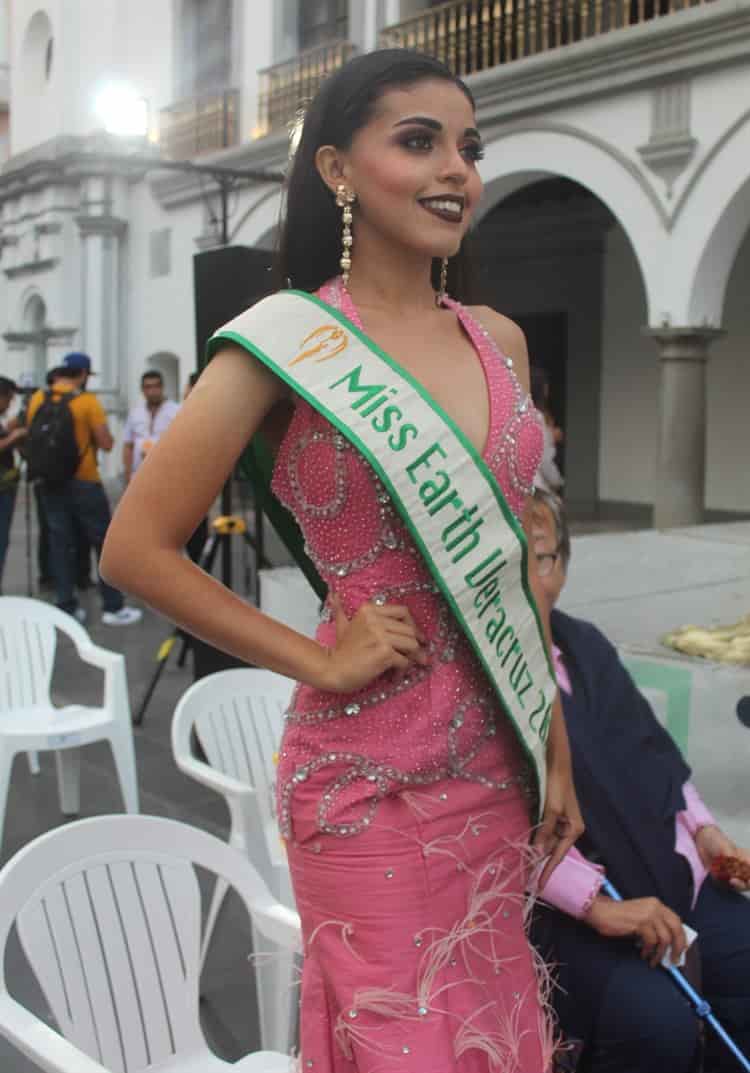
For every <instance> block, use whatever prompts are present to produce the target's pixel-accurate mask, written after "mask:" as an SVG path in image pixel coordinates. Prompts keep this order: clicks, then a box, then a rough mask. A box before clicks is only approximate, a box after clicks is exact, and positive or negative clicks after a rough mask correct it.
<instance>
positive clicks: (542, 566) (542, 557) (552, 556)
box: [534, 545, 560, 577]
mask: <svg viewBox="0 0 750 1073" xmlns="http://www.w3.org/2000/svg"><path fill="white" fill-rule="evenodd" d="M534 558H535V559H536V572H537V574H538V575H539V577H549V575H550V574H551V573H552V571H553V570H554V569H555V563H556V562H557V560H558V559H559V558H560V547H559V545H558V547H557V548H556V549H555V551H535V552H534Z"/></svg>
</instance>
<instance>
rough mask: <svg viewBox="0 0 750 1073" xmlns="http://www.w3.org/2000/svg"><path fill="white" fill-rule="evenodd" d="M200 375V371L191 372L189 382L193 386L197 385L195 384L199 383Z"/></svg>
mask: <svg viewBox="0 0 750 1073" xmlns="http://www.w3.org/2000/svg"><path fill="white" fill-rule="evenodd" d="M199 376H200V373H191V374H190V376H189V377H188V384H190V386H191V387H195V385H196V384H197V383H198V377H199Z"/></svg>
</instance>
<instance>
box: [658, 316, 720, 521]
mask: <svg viewBox="0 0 750 1073" xmlns="http://www.w3.org/2000/svg"><path fill="white" fill-rule="evenodd" d="M644 334H646V335H649V336H650V337H651V338H652V339H654V340H655V342H656V344H657V346H658V348H659V362H660V369H661V377H660V380H661V383H660V392H659V438H658V454H657V465H656V490H655V493H654V526H655V528H657V529H671V528H674V527H677V526H683V525H700V523H701V522H702V521H703V504H704V498H705V474H706V361H707V360H708V348H709V346H710V345H711V343H712V342H714V341H715V340H716V339H718V338H720V337H721V336H722V335H724V334H725V333H724V332H723V331H722V330H721V329H719V328H704V327H684V328H647V329H645V332H644Z"/></svg>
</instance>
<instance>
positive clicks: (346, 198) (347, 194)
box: [336, 184, 357, 287]
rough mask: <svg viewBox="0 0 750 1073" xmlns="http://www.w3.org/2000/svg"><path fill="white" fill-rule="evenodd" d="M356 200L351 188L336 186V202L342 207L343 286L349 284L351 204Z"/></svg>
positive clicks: (351, 241) (351, 242) (351, 243)
mask: <svg viewBox="0 0 750 1073" xmlns="http://www.w3.org/2000/svg"><path fill="white" fill-rule="evenodd" d="M356 200H357V195H356V194H353V193H352V192H351V190H347V189H346V187H345V186H344V185H343V184H342V185H341V186H337V187H336V204H337V205H338V207H339V208H340V209H342V210H343V211H342V214H341V219H342V222H343V227H344V230H343V234H342V236H341V245H342V247H343V248H342V251H341V260H340V261H339V264H340V265H341V278H342V279H343V281H344V286H345V287H346V286H348V284H349V273H350V272H351V270H352V245H353V241H354V240H353V239H352V218H353V217H352V205H353V204H354V202H355V201H356Z"/></svg>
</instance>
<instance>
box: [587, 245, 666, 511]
mask: <svg viewBox="0 0 750 1073" xmlns="http://www.w3.org/2000/svg"><path fill="white" fill-rule="evenodd" d="M603 292H604V298H603V323H602V382H601V432H600V436H601V439H600V455H599V498H600V499H602V500H610V501H615V502H623V503H651V502H653V496H654V469H655V460H656V446H657V420H658V405H659V394H658V392H659V369H658V361H657V352H656V346H655V344H654V343H653V342H652V341H651V340H650V339H648V338H646V337H645V336H644V335H643V333H642V331H641V328H642V327H643V325H644V324H645V323H646V303H645V299H644V293H643V283H642V281H641V276H640V273H639V271H638V266H637V264H636V261H635V258H634V257H633V252H632V249H631V247H630V243H629V242H628V240H627V238H626V236H625V233H624V232H623V230H622V228H620V227H615V228H613V229H612V230H611V231H610V232H609V233H608V236H607V241H606V247H605V255H604V288H603Z"/></svg>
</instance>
